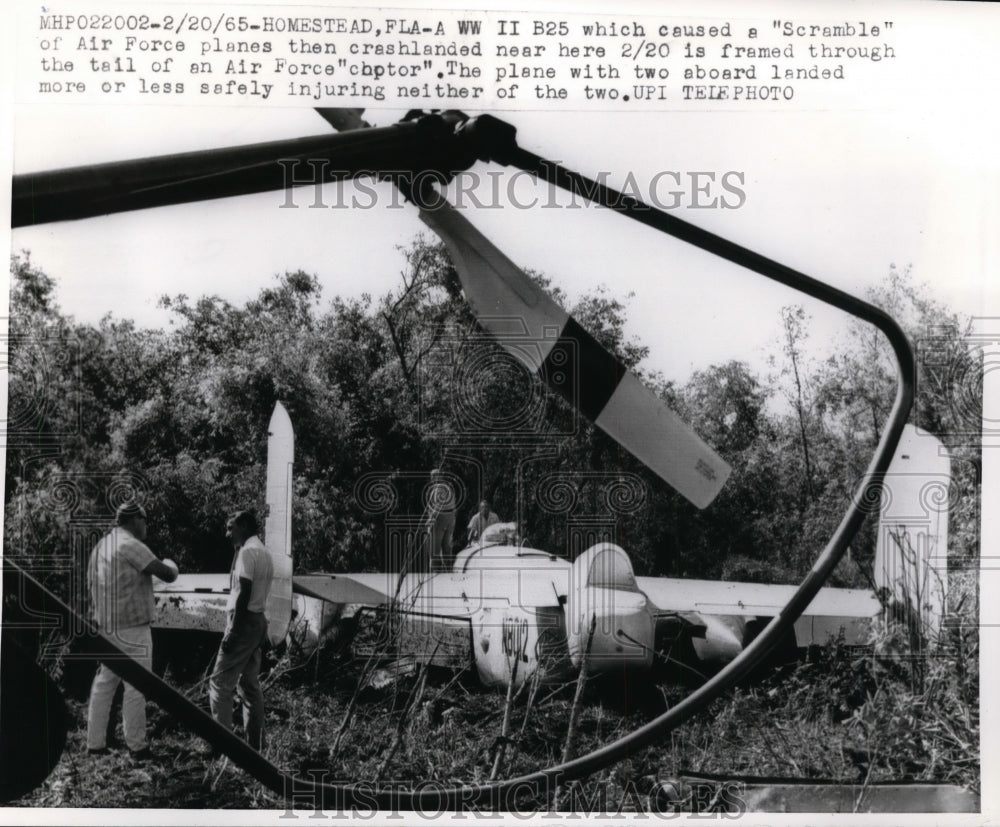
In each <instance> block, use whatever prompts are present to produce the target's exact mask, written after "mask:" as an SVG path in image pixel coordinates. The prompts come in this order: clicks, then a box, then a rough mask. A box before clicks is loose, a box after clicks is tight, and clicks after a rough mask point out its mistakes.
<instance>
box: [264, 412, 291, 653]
mask: <svg viewBox="0 0 1000 827" xmlns="http://www.w3.org/2000/svg"><path fill="white" fill-rule="evenodd" d="M267 431H268V436H267V494H266V497H267V519H266V521H265V522H264V545H266V546H267V550H268V553H269V554H270V555H271V562H272V563H273V564H274V580H273V581H272V583H271V593H270V595H269V596H268V600H267V608H266V610H265V613H266V615H267V633H268V637H269V638H270V639H271V644H272V645H277V644H278V643H280V642H281V641H282V640H284V638H285V634H286V633H287V632H288V624H289V622H290V621H291V617H292V463H293V461H294V457H295V434H294V432H293V430H292V420H291V419H290V418H289V416H288V411H286V410H285V406H284V405H282V404H281V403H280V402H276V403H275V405H274V413H272V414H271V422H270V424H269V425H268V427H267Z"/></svg>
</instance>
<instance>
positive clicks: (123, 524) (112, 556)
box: [87, 502, 178, 761]
mask: <svg viewBox="0 0 1000 827" xmlns="http://www.w3.org/2000/svg"><path fill="white" fill-rule="evenodd" d="M145 539H146V511H145V509H144V508H143V507H142V506H141V505H139V504H138V503H135V502H130V503H126V504H125V505H122V506H120V507H119V508H118V510H117V512H116V513H115V527H114V528H113V529H111V531H109V532H108V533H107V534H106V535H104V537H102V538H101V540H100V542H98V544H97V545H96V546H94V550H93V552H91V555H90V562H89V563H88V566H87V580H88V582H89V585H90V599H91V607H92V610H93V614H94V620H95V622H96V623H97V626H98V628H99V629H100V630H101V633H102V634H103V635H104V636H105V637H107V638H108V639H109V640H111V641H112V642H113V643H114V644H115V645H117V646H118V648H119V649H121V650H122V651H123V652H125V653H126V654H128V655H131V656H132V657H133V658H134V659H135V660H137V661H138V662H139V663H141V664H142V665H143V666H145V667H146V668H147V669H150V670H151V669H152V667H153V635H152V632H151V631H150V628H149V627H150V623H151V622H152V620H153V616H154V612H155V608H154V604H153V577H154V576H156V577H158V578H160V580H163V581H164V582H167V583H172V582H173V581H174V580H176V579H177V574H178V571H177V564H176V563H174V562H173V560H169V559H164V560H160V559H159V558H158V557H157V556H156V555H155V554H153V552H152V551H150V550H149V547H148V546H147V545H146V544H145V542H144V541H145ZM121 682H122V679H121V678H120V677H118V675H116V674H115V673H114V672H112V671H111V669H110V668H108V665H107V664H105V663H102V664H101V665H100V667H98V670H97V674H96V675H95V676H94V682H93V684H92V685H91V687H90V703H89V705H88V708H87V754H88V755H105V754H106V753H107V752H108V747H107V737H108V720H109V718H110V717H111V703H112V701H113V700H114V697H115V691H116V690H117V689H118V684H119V683H121ZM122 727H123V729H124V733H125V746H127V747H128V749H129V753H130V754H131V756H132V759H133V760H136V761H143V760H146V759H148V758H150V757H152V753H151V752H150V750H149V746H148V744H147V743H146V699H145V697H143V695H142V694H141V693H140V692H139V691H138V690H137V689H136V688H135V687H133V686H132V685H130V684H128V683H126V684H125V697H124V701H123V703H122Z"/></svg>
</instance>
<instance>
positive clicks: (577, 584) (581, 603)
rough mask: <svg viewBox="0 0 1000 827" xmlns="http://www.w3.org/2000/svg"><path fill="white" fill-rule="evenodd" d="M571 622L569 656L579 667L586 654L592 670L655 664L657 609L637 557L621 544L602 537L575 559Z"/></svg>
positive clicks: (568, 605) (568, 608) (568, 612)
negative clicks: (639, 579) (639, 577)
mask: <svg viewBox="0 0 1000 827" xmlns="http://www.w3.org/2000/svg"><path fill="white" fill-rule="evenodd" d="M566 627H567V628H566V637H567V643H568V645H569V654H570V659H571V661H572V663H573V666H574V667H575V668H577V669H579V667H580V664H581V662H582V659H583V657H584V655H585V654H586V655H587V667H588V670H589V671H590V672H592V673H599V672H611V671H617V670H620V669H623V668H624V669H629V670H631V669H638V670H644V669H648V668H649V667H650V666H651V665H652V662H653V653H654V650H653V635H654V622H653V614H652V611H651V609H650V606H649V602H648V601H647V599H646V596H645V595H644V594H643V593H642V592H641V591H640V590H639V587H638V585H637V584H636V580H635V574H634V572H633V570H632V561H631V560H629V557H628V555H627V554H626V553H625V551H624V549H622V548H621V547H620V546H616V545H615V544H614V543H598V544H596V545H594V546H591V547H590V548H588V549H587V550H586V551H585V552H583V554H581V555H580V556H579V557H577V559H576V560H574V561H573V568H572V572H571V575H570V587H569V593H568V595H567V601H566ZM592 627H593V635H591V628H592ZM588 646H589V650H588Z"/></svg>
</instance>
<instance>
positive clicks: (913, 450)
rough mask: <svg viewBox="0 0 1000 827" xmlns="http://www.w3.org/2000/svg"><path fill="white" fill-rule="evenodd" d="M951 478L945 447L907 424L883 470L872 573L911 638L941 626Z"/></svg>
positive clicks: (928, 636)
mask: <svg viewBox="0 0 1000 827" xmlns="http://www.w3.org/2000/svg"><path fill="white" fill-rule="evenodd" d="M950 483H951V458H950V456H949V455H948V452H947V449H945V447H944V446H943V445H942V444H941V442H940V440H938V439H937V438H936V437H934V436H933V435H931V434H927V433H918V432H917V430H916V428H914V427H913V426H912V425H907V426H906V428H905V429H904V431H903V436H902V439H901V440H900V443H899V447H898V448H897V449H896V456H895V457H893V460H892V464H891V465H890V466H889V471H888V472H887V473H886V475H885V483H884V488H883V495H882V503H881V514H880V519H879V526H878V537H877V540H876V546H875V564H874V578H875V585H876V587H877V588H878V589H879V590H880V591H882V594H883V599H884V600H883V602H884V605H885V606H886V608H887V609H888V610H889V612H890V616H895V617H896V618H897V619H900V620H902V619H905V622H906V623H907V624H909V626H910V632H911V638H912V639H915V640H920V641H933V640H936V639H937V636H938V634H939V633H940V631H941V622H942V618H943V616H944V612H945V608H946V597H947V588H948V507H949V500H950V491H951V488H950Z"/></svg>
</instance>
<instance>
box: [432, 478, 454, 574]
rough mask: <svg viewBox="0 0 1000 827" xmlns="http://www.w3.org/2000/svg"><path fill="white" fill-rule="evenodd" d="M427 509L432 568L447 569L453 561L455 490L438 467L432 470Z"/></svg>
mask: <svg viewBox="0 0 1000 827" xmlns="http://www.w3.org/2000/svg"><path fill="white" fill-rule="evenodd" d="M427 509H428V516H427V535H428V542H429V547H430V558H431V559H430V565H431V570H434V569H438V570H440V571H447V570H448V569H449V568H450V567H451V563H452V548H451V546H452V537H453V535H454V533H455V492H454V490H453V489H452V487H451V485H450V484H449V483H448V482H447V481H446V480H445V478H444V475H443V474H442V473H441V471H440V469H438V468H435V469H434V470H433V471H431V490H430V493H429V496H428V498H427Z"/></svg>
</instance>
